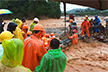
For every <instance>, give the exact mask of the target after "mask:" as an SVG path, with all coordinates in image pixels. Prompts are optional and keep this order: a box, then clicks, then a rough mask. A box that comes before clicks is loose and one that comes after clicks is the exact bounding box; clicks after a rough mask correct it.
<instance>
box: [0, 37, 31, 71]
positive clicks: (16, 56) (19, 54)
mask: <svg viewBox="0 0 108 72" xmlns="http://www.w3.org/2000/svg"><path fill="white" fill-rule="evenodd" d="M2 46H3V49H4V51H3V57H2V59H1V62H0V72H31V71H30V69H27V68H25V67H23V66H22V65H21V64H22V59H23V54H24V44H23V42H22V41H21V40H20V39H18V38H14V39H10V40H4V41H3V42H2Z"/></svg>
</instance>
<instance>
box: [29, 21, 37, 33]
mask: <svg viewBox="0 0 108 72" xmlns="http://www.w3.org/2000/svg"><path fill="white" fill-rule="evenodd" d="M35 25H36V23H34V22H33V23H31V25H30V31H31V32H33V28H34V26H35Z"/></svg>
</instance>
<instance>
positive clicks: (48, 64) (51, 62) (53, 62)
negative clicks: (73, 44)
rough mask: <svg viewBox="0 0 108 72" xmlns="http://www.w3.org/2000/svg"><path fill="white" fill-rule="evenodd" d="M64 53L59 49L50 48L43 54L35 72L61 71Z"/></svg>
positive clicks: (64, 59)
mask: <svg viewBox="0 0 108 72" xmlns="http://www.w3.org/2000/svg"><path fill="white" fill-rule="evenodd" d="M66 59H67V58H66V55H65V54H64V53H63V52H62V51H61V48H59V49H51V50H49V51H48V53H47V54H45V55H44V56H43V57H42V59H41V62H40V65H39V66H37V67H36V68H35V72H63V71H64V70H65V66H66Z"/></svg>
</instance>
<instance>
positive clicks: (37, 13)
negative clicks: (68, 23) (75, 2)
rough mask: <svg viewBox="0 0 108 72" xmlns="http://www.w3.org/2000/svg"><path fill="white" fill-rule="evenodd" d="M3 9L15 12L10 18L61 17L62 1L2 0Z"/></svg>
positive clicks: (0, 2) (1, 6)
mask: <svg viewBox="0 0 108 72" xmlns="http://www.w3.org/2000/svg"><path fill="white" fill-rule="evenodd" d="M0 8H1V9H9V10H10V11H12V12H13V14H11V15H10V16H9V17H8V18H10V19H12V18H16V17H17V18H22V17H26V18H27V19H33V18H34V17H38V18H40V17H42V16H45V17H49V18H60V16H61V11H60V3H59V2H54V1H46V0H6V1H5V0H3V1H0Z"/></svg>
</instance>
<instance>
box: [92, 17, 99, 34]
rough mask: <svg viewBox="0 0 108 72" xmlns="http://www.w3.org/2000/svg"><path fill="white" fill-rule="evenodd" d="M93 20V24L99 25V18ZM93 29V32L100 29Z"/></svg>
mask: <svg viewBox="0 0 108 72" xmlns="http://www.w3.org/2000/svg"><path fill="white" fill-rule="evenodd" d="M93 21H94V26H99V24H100V19H99V18H97V19H94V20H93ZM93 31H94V32H100V29H99V27H97V28H94V29H93Z"/></svg>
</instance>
